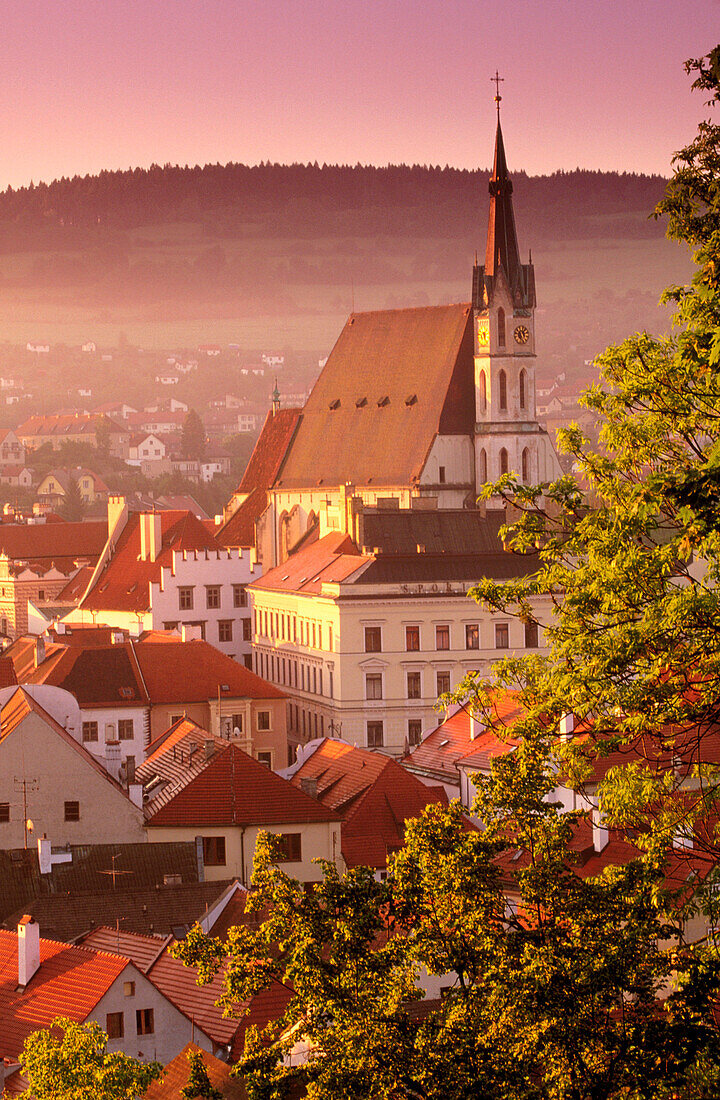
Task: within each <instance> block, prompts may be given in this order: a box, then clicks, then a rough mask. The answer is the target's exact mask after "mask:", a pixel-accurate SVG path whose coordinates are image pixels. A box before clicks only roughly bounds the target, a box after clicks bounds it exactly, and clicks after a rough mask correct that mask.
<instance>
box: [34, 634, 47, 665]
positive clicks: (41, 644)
mask: <svg viewBox="0 0 720 1100" xmlns="http://www.w3.org/2000/svg"><path fill="white" fill-rule="evenodd" d="M44 660H45V635H44V634H40V635H38V637H37V638H36V639H35V668H37V667H38V665H41V664H42V663H43V661H44Z"/></svg>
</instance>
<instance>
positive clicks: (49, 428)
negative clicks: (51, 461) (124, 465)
mask: <svg viewBox="0 0 720 1100" xmlns="http://www.w3.org/2000/svg"><path fill="white" fill-rule="evenodd" d="M15 434H16V435H17V438H18V440H19V441H20V442H21V443H22V445H23V446H24V447H26V448H27V450H36V449H37V448H38V447H42V446H43V445H44V444H45V443H49V444H50V445H51V446H52V448H53V450H59V448H60V447H61V445H62V444H63V443H86V444H88V445H89V446H90V447H95V448H98V447H100V446H102V445H103V444H104V443H105V442H106V443H107V447H108V450H109V452H110V454H113V455H116V456H117V457H119V458H123V457H124V455H125V452H126V449H127V445H128V440H129V438H130V432H129V431H128V429H127V428H126V427H125V426H124V425H122V426H121V425H120V424H118V423H117V421H115V420H112V419H111V418H110V417H109V416H105V415H97V414H94V413H62V414H53V415H50V416H31V417H29V419H27V420H25V421H24V422H23V423H22V424H20V425H19V427H18V428H17V429H16V433H15Z"/></svg>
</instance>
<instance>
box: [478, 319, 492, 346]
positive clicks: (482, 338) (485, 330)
mask: <svg viewBox="0 0 720 1100" xmlns="http://www.w3.org/2000/svg"><path fill="white" fill-rule="evenodd" d="M477 338H478V345H479V346H480V347H481V348H485V347H487V346H488V344H489V343H490V322H489V321H488V320H487V319H485V320H480V321H478V323H477Z"/></svg>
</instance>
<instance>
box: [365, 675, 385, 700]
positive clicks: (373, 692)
mask: <svg viewBox="0 0 720 1100" xmlns="http://www.w3.org/2000/svg"><path fill="white" fill-rule="evenodd" d="M382 687H383V685H382V676H378V675H376V674H375V673H373V674H372V675H369V676H366V677H365V698H366V699H382V697H383V690H382Z"/></svg>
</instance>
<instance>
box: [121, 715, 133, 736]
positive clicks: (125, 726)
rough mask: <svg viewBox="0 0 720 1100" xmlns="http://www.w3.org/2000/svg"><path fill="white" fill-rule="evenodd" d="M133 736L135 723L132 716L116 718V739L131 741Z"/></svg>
mask: <svg viewBox="0 0 720 1100" xmlns="http://www.w3.org/2000/svg"><path fill="white" fill-rule="evenodd" d="M134 736H135V723H134V721H133V719H132V718H119V719H118V739H119V740H120V741H132V739H133V737H134Z"/></svg>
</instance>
